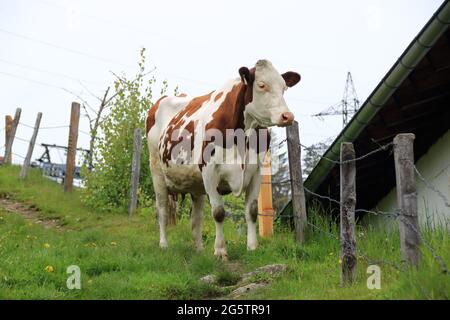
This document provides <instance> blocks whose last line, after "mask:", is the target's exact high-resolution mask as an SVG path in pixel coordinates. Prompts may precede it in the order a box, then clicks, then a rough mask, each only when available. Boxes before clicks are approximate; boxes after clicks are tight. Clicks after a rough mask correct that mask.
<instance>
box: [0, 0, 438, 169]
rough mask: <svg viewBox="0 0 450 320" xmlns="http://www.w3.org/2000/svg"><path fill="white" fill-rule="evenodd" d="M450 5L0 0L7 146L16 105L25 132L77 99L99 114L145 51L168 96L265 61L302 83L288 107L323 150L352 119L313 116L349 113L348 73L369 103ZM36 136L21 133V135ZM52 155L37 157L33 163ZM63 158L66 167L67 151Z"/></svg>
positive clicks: (55, 139) (422, 1)
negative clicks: (343, 103)
mask: <svg viewBox="0 0 450 320" xmlns="http://www.w3.org/2000/svg"><path fill="white" fill-rule="evenodd" d="M442 2H443V1H442V0H364V1H361V0H359V1H358V0H342V1H332V0H323V1H298V0H297V1H294V0H292V1H288V0H278V1H267V0H257V1H253V0H251V1H235V0H217V1H211V0H210V1H206V0H201V1H200V0H191V1H183V0H179V1H176V0H164V1H137V0H128V1H106V0H91V1H87V0H71V1H69V0H59V1H57V0H0V111H1V112H0V116H1V122H0V129H1V130H0V143H1V145H3V144H4V139H5V134H4V116H5V115H7V114H9V115H14V112H15V109H16V108H17V107H20V108H22V116H21V122H22V123H24V124H28V125H33V124H34V122H35V118H36V114H37V113H38V112H42V113H43V116H42V122H41V127H53V126H67V125H68V124H69V119H70V106H71V102H72V101H78V102H81V101H80V99H79V98H78V97H77V96H79V97H82V98H83V99H84V100H86V101H87V102H89V104H90V105H92V106H96V105H98V101H97V100H96V97H95V96H101V95H102V94H103V93H104V91H105V89H106V88H107V87H108V86H110V85H111V84H112V83H113V81H114V79H115V78H114V76H113V74H112V72H114V73H116V74H121V73H123V74H125V75H127V76H128V77H130V78H131V77H133V75H134V74H136V72H137V61H138V57H139V50H140V48H142V47H145V48H146V52H147V69H149V70H150V69H152V68H153V67H155V68H156V70H155V71H154V73H153V75H154V76H155V77H156V79H157V81H158V83H162V81H163V80H167V81H168V83H169V90H172V89H173V88H175V87H176V86H178V87H179V89H180V91H181V92H186V93H188V94H189V95H192V96H196V95H202V94H205V93H207V92H210V91H212V90H214V89H216V88H219V87H221V86H222V85H223V83H225V82H226V81H227V80H228V79H231V78H235V77H237V76H238V69H239V68H240V67H242V66H247V67H252V66H254V64H255V63H256V61H257V60H259V59H268V60H270V61H271V62H272V63H273V64H274V66H275V68H276V69H277V70H278V71H279V72H280V73H283V72H285V71H289V70H291V71H296V72H298V73H300V74H301V76H302V80H301V82H300V83H299V84H298V85H296V86H295V87H293V88H290V89H289V90H288V91H287V92H286V94H285V98H286V102H287V104H288V106H289V108H290V109H291V111H292V112H293V113H294V115H295V117H296V120H297V121H298V122H299V126H300V139H301V142H302V143H303V144H306V145H310V144H312V143H316V142H319V141H323V140H325V139H328V138H330V137H335V136H336V135H337V134H338V133H339V132H340V130H341V129H342V118H341V117H340V116H328V117H324V118H323V119H319V118H318V117H313V116H312V115H314V114H317V113H318V112H320V111H323V110H325V109H327V108H328V107H329V106H331V105H335V104H336V103H339V101H340V100H341V99H342V96H343V92H344V86H345V80H346V77H347V72H348V71H350V72H351V73H352V77H353V81H354V84H355V88H356V92H357V95H358V98H359V100H360V101H361V102H363V101H364V100H365V99H366V98H367V97H368V95H369V94H370V93H371V92H372V91H373V89H374V88H375V87H376V85H377V84H378V83H379V82H380V80H381V79H382V77H383V76H384V75H385V74H386V73H387V71H388V70H389V68H390V67H391V66H392V65H393V64H394V63H395V62H396V60H397V58H398V57H399V56H400V55H401V54H402V53H403V51H404V50H405V49H406V47H407V46H408V44H409V43H410V42H411V41H412V40H413V38H414V37H415V36H416V35H417V33H418V32H419V31H420V29H421V28H422V27H423V26H424V24H425V23H426V22H427V21H428V20H429V19H430V17H431V16H432V14H433V13H434V12H435V11H436V9H437V8H438V7H439V6H440V5H441V3H442ZM156 98H157V97H155V99H156ZM88 131H89V125H88V120H87V118H86V117H82V118H81V119H80V134H79V138H78V146H79V147H80V146H81V147H84V148H87V147H88V144H89V137H88V135H87V134H86V133H87V132H88ZM276 132H277V133H278V135H279V136H281V137H283V136H284V130H282V129H277V130H276ZM31 134H32V129H30V128H28V127H26V126H23V125H20V126H19V127H18V129H17V133H16V136H17V137H18V138H21V139H25V140H29V139H30V137H31ZM67 139H68V128H67V127H63V128H55V129H42V130H40V132H39V135H38V138H37V142H38V143H50V144H53V143H55V144H60V145H67ZM27 147H28V144H27V143H26V142H25V141H21V140H16V141H15V142H14V146H13V153H14V154H15V155H14V156H13V162H15V163H20V162H22V159H21V158H20V156H24V155H25V154H26V151H27ZM0 148H1V147H0ZM3 152H4V148H2V149H0V153H3ZM42 152H43V149H42V148H41V147H36V148H35V151H34V154H33V159H35V158H36V157H39V156H40V155H41V153H42ZM16 155H17V156H16ZM52 157H53V159H52V160H53V161H54V162H59V163H63V162H65V157H64V154H63V153H62V152H60V153H56V154H55V151H53V152H52Z"/></svg>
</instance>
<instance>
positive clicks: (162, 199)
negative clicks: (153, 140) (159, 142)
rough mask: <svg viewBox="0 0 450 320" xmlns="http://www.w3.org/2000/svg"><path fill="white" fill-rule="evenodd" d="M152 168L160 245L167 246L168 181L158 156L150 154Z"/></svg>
mask: <svg viewBox="0 0 450 320" xmlns="http://www.w3.org/2000/svg"><path fill="white" fill-rule="evenodd" d="M150 169H151V172H152V180H153V189H154V190H155V197H156V210H157V211H156V212H157V214H158V223H159V246H160V247H161V248H167V246H168V244H167V237H166V225H167V214H168V210H169V193H168V191H167V186H166V182H165V179H164V175H163V172H162V170H161V167H160V165H159V163H158V160H157V159H156V157H152V156H151V155H150Z"/></svg>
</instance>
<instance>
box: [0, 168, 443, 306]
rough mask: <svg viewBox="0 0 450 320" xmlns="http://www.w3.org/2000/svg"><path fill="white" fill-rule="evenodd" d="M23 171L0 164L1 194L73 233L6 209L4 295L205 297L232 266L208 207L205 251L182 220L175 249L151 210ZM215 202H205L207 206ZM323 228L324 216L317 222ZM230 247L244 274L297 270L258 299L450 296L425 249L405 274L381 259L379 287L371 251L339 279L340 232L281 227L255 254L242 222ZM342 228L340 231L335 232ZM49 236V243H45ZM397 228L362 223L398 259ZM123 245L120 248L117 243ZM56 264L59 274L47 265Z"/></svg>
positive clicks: (372, 243) (371, 247) (366, 248)
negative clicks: (78, 279)
mask: <svg viewBox="0 0 450 320" xmlns="http://www.w3.org/2000/svg"><path fill="white" fill-rule="evenodd" d="M18 172H19V169H18V168H16V167H9V168H5V167H0V194H3V195H4V194H8V195H10V196H11V197H12V198H14V199H17V200H19V201H23V202H26V203H29V204H31V205H33V206H35V207H36V208H39V210H40V214H41V215H42V216H43V217H48V218H58V219H59V220H60V222H61V223H63V224H64V225H65V228H66V229H67V230H69V231H58V230H55V229H50V230H49V229H44V228H43V227H42V226H40V225H38V224H35V223H31V222H30V221H27V220H24V219H23V218H22V217H20V216H18V215H14V214H11V213H10V212H7V211H4V210H2V209H0V298H2V299H5V298H7V299H22V298H41V299H55V298H56V299H73V298H82V299H119V298H123V299H134V298H137V299H200V298H205V297H212V296H214V295H215V294H217V292H216V290H215V289H214V288H212V287H210V286H207V285H202V284H200V283H199V281H198V279H199V278H200V277H201V276H203V275H206V274H209V273H219V275H221V276H223V277H229V276H230V275H229V274H227V272H225V271H224V270H225V267H224V265H223V264H222V262H220V261H217V260H216V259H215V258H214V257H213V255H212V251H213V243H214V224H213V222H212V220H211V218H210V215H209V214H208V213H206V214H205V227H204V239H205V245H206V250H205V252H204V253H196V252H195V251H194V250H193V241H192V240H191V232H190V227H189V223H188V221H187V219H186V220H182V221H180V222H179V224H178V225H177V226H176V227H174V228H170V230H169V249H168V250H166V251H162V250H160V249H159V248H158V229H157V225H156V222H155V217H154V214H153V210H151V209H147V210H141V212H139V213H138V214H137V215H136V216H135V217H133V218H132V219H128V218H127V216H126V214H125V212H124V213H123V214H117V213H116V214H97V213H95V212H92V211H90V210H89V209H87V208H85V207H84V206H83V205H82V204H81V202H80V200H79V194H78V192H74V193H72V194H68V195H66V194H63V192H62V191H61V186H60V185H57V184H55V183H53V182H51V181H48V180H46V179H44V178H42V177H41V176H40V174H39V172H36V171H33V170H32V171H31V172H30V173H31V174H30V176H29V178H28V179H27V180H26V181H25V182H20V181H18V180H17V178H16V177H17V176H18ZM208 209H209V208H206V210H208ZM315 223H316V224H317V225H321V226H324V225H326V224H327V223H326V222H320V221H316V222H315ZM225 232H226V239H227V242H228V251H229V255H230V259H231V260H232V261H237V262H239V265H240V269H241V270H240V271H241V272H245V271H250V270H254V269H255V268H256V267H258V266H262V265H265V264H269V263H286V264H288V266H289V271H288V272H287V274H286V275H284V276H283V277H281V278H280V279H276V280H274V281H273V282H272V284H271V285H270V286H269V287H267V288H266V289H264V290H262V291H260V292H258V293H255V294H252V295H249V296H248V298H258V299H267V298H272V299H383V298H395V299H414V298H425V299H448V298H449V297H450V276H449V275H443V274H441V273H440V272H439V268H438V265H437V264H436V262H435V261H434V260H433V259H432V257H431V256H430V254H429V253H428V251H425V250H424V258H423V262H422V266H421V268H420V269H419V270H409V271H405V272H404V271H398V270H397V269H395V268H393V267H391V266H390V265H389V264H380V267H381V270H382V283H381V286H382V288H381V290H368V289H367V287H366V279H367V275H366V268H367V265H368V262H367V260H366V259H365V258H362V257H361V258H360V259H359V260H358V280H357V283H356V284H355V285H353V286H352V287H347V288H342V287H341V286H340V285H339V268H340V265H339V261H338V259H339V244H338V241H337V240H336V239H334V238H331V237H329V236H326V235H324V234H321V233H316V232H314V233H311V235H310V237H309V239H308V242H307V243H306V245H304V246H301V247H300V246H297V245H295V243H294V242H293V237H292V234H291V233H289V232H281V231H277V233H276V235H275V237H274V238H273V239H270V240H266V239H262V240H261V241H260V247H259V248H258V250H257V251H256V252H247V251H246V244H245V235H244V234H242V235H238V232H236V228H235V226H234V224H233V223H232V222H230V221H227V223H226V226H225ZM332 232H334V233H335V234H336V230H332ZM427 239H428V240H429V241H431V242H432V244H433V246H434V248H435V249H436V250H437V251H438V252H439V253H440V254H441V255H443V258H444V260H445V261H447V263H450V250H449V248H450V237H449V234H448V232H445V231H441V232H435V233H427ZM45 243H48V244H49V245H50V247H48V248H46V247H45V246H44V244H45ZM398 243H399V241H398V234H396V233H391V234H386V233H384V232H381V231H376V230H363V229H360V230H358V239H357V246H358V250H359V251H360V252H363V253H364V254H365V255H366V256H369V257H371V258H373V259H374V260H387V261H392V262H395V263H399V258H398V257H399V248H398ZM114 244H116V245H114ZM74 264H75V265H78V266H80V268H81V272H82V290H68V289H67V288H66V279H67V276H68V275H67V274H66V268H67V267H68V266H69V265H74ZM48 265H51V266H53V267H54V272H52V273H49V272H46V271H45V267H46V266H48Z"/></svg>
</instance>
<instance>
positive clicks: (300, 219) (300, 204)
mask: <svg viewBox="0 0 450 320" xmlns="http://www.w3.org/2000/svg"><path fill="white" fill-rule="evenodd" d="M286 138H287V147H288V157H289V173H290V177H291V188H292V191H291V194H292V213H293V216H294V226H295V240H296V241H297V242H303V241H305V230H306V223H307V220H306V204H305V191H304V190H303V178H302V167H301V150H300V135H299V130H298V122H297V121H294V123H293V124H292V125H291V126H288V127H286Z"/></svg>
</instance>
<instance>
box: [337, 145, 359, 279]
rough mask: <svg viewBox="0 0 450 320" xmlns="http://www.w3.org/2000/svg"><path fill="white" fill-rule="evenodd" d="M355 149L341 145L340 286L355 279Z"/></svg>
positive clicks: (351, 146)
mask: <svg viewBox="0 0 450 320" xmlns="http://www.w3.org/2000/svg"><path fill="white" fill-rule="evenodd" d="M354 160H355V149H354V148H353V143H351V142H343V143H341V182H340V184H341V208H340V209H341V226H340V229H341V231H340V243H341V262H342V264H341V284H342V285H348V284H352V283H353V282H354V281H355V278H356V239H355V204H356V187H355V175H356V169H355V161H354Z"/></svg>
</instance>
